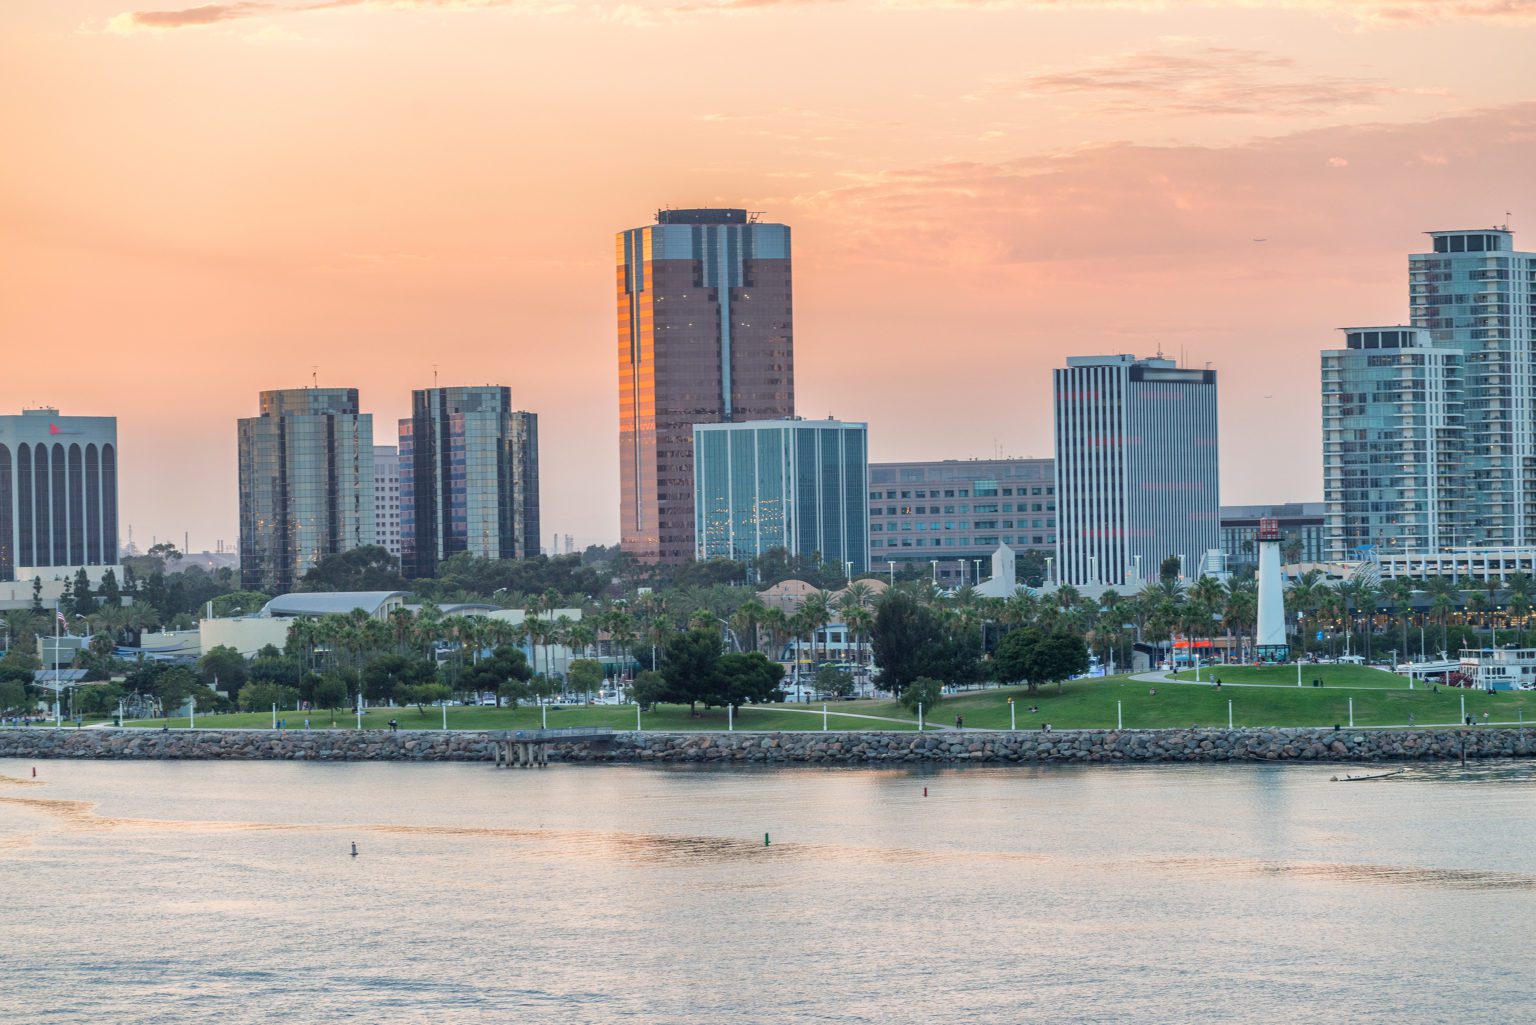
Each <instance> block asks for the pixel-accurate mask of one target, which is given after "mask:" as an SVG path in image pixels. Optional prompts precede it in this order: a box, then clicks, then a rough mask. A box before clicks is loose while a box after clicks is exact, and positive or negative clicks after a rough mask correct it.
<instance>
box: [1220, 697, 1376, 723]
mask: <svg viewBox="0 0 1536 1025" xmlns="http://www.w3.org/2000/svg"><path fill="white" fill-rule="evenodd" d="M1349 724H1350V725H1351V726H1353V725H1354V724H1355V723H1354V713H1353V712H1351V713H1350V723H1349ZM1231 728H1232V702H1231V701H1228V702H1227V729H1229V730H1230V729H1231Z"/></svg>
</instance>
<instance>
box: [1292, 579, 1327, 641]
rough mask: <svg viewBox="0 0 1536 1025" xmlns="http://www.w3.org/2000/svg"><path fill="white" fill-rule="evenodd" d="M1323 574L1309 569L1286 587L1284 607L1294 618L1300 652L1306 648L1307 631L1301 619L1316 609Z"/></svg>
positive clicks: (1321, 590) (1320, 592)
mask: <svg viewBox="0 0 1536 1025" xmlns="http://www.w3.org/2000/svg"><path fill="white" fill-rule="evenodd" d="M1322 579H1323V574H1322V573H1321V572H1320V571H1318V570H1315V569H1309V570H1307V571H1306V572H1305V573H1303V574H1301V575H1300V576H1299V577H1297V578H1296V579H1295V580H1292V581H1291V586H1290V587H1288V588H1286V595H1285V607H1286V608H1288V609H1290V610H1291V615H1292V616H1294V617H1295V620H1296V638H1297V641H1298V642H1299V646H1300V649H1301V653H1302V654H1305V653H1306V650H1307V632H1306V630H1304V629H1303V628H1302V625H1301V623H1302V620H1303V619H1304V618H1306V617H1307V616H1308V615H1310V614H1311V613H1313V612H1315V611H1316V610H1317V603H1318V601H1319V600H1320V599H1321V597H1322V592H1323V583H1322Z"/></svg>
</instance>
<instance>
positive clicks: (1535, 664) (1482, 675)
mask: <svg viewBox="0 0 1536 1025" xmlns="http://www.w3.org/2000/svg"><path fill="white" fill-rule="evenodd" d="M1461 675H1462V676H1463V677H1464V678H1465V679H1466V680H1468V681H1469V682H1470V683H1471V684H1472V685H1473V686H1475V687H1478V688H1480V689H1482V690H1536V648H1467V649H1464V650H1463V651H1462V653H1461Z"/></svg>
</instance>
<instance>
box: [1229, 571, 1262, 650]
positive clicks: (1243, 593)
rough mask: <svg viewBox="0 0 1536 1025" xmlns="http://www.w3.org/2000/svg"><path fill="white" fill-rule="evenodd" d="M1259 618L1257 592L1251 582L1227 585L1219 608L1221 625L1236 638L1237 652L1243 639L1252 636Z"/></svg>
mask: <svg viewBox="0 0 1536 1025" xmlns="http://www.w3.org/2000/svg"><path fill="white" fill-rule="evenodd" d="M1258 618H1259V592H1258V589H1257V588H1256V587H1255V586H1254V583H1253V581H1251V580H1245V581H1233V582H1232V583H1230V584H1228V585H1227V589H1226V600H1225V601H1223V602H1222V606H1221V621H1222V625H1223V626H1225V627H1226V628H1227V630H1228V631H1229V632H1230V633H1233V634H1235V635H1236V636H1237V641H1238V650H1239V651H1241V650H1242V648H1243V638H1244V637H1249V638H1251V637H1252V636H1253V631H1254V628H1255V626H1256V625H1257V622H1258Z"/></svg>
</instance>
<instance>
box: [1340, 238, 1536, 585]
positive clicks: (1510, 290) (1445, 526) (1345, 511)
mask: <svg viewBox="0 0 1536 1025" xmlns="http://www.w3.org/2000/svg"><path fill="white" fill-rule="evenodd" d="M1429 237H1430V250H1431V251H1430V252H1427V253H1414V254H1411V255H1410V256H1409V257H1408V276H1409V289H1408V290H1409V300H1410V304H1411V306H1410V321H1411V324H1410V326H1407V327H1404V326H1401V325H1398V326H1393V327H1385V328H1347V329H1345V335H1346V346H1345V348H1344V349H1342V350H1330V351H1325V352H1324V353H1323V355H1322V362H1323V476H1324V490H1325V495H1324V498H1325V501H1326V505H1327V511H1326V527H1327V532H1328V552H1329V557H1330V558H1333V559H1346V558H1362V557H1378V558H1379V557H1382V556H1384V555H1387V554H1390V553H1394V552H1414V553H1432V552H1438V551H1442V550H1444V549H1448V548H1463V547H1465V548H1473V549H1483V548H1527V547H1530V546H1532V545H1536V253H1522V252H1517V251H1516V250H1515V247H1514V235H1513V233H1511V232H1510V231H1509V230H1508V229H1507V228H1477V229H1470V230H1462V231H1432V232H1429Z"/></svg>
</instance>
